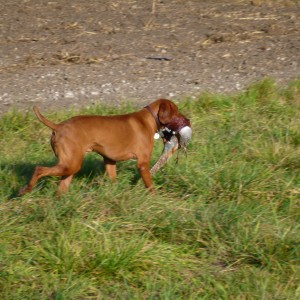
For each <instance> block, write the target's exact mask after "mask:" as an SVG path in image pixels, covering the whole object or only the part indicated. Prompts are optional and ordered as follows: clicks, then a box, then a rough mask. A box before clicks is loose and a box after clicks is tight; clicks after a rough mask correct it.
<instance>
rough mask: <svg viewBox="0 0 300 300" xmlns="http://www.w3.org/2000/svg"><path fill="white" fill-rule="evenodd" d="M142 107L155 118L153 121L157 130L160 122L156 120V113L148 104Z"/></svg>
mask: <svg viewBox="0 0 300 300" xmlns="http://www.w3.org/2000/svg"><path fill="white" fill-rule="evenodd" d="M144 108H146V109H147V110H148V111H149V112H150V113H151V115H152V116H153V118H154V120H155V123H156V126H157V131H159V130H160V128H161V126H160V122H159V120H158V117H157V115H156V114H155V113H154V111H153V110H152V108H151V107H150V106H149V105H147V106H145V107H144Z"/></svg>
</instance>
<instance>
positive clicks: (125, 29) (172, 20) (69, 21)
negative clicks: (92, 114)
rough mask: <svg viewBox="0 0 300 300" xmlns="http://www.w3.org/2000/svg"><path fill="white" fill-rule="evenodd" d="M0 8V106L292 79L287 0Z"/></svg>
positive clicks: (152, 95) (295, 31) (299, 20)
mask: <svg viewBox="0 0 300 300" xmlns="http://www.w3.org/2000/svg"><path fill="white" fill-rule="evenodd" d="M0 12H1V18H0V114H2V113H4V112H6V111H7V110H9V109H10V108H12V107H16V108H17V109H20V110H23V111H25V110H28V109H31V107H32V106H33V104H34V103H36V104H38V105H39V106H41V107H42V108H44V109H50V110H57V109H58V108H62V107H64V108H69V107H74V106H75V107H80V106H86V105H92V104H94V103H99V102H105V103H110V104H112V105H117V104H119V103H120V102H122V101H123V100H132V101H136V102H137V103H138V104H141V105H143V104H145V103H147V102H149V101H152V100H155V99H156V98H158V97H168V98H171V99H179V98H181V97H183V96H185V95H189V96H193V95H196V94H199V93H200V92H203V91H209V92H222V93H224V92H226V93H227V92H235V91H238V90H242V89H245V87H246V86H248V85H249V84H250V83H252V82H254V81H258V80H260V79H261V78H263V77H265V76H270V77H272V78H274V79H275V80H276V82H278V83H279V84H284V83H286V82H287V81H289V80H291V79H293V78H299V77H300V71H299V70H300V69H299V68H300V5H299V1H296V0H294V1H293V0H291V1H288V0H287V1H280V0H277V1H276V0H274V1H260V0H252V1H250V0H249V1H246V0H245V1H241V0H240V1H236V0H230V1H226V0H223V1H218V0H214V1H209V0H206V1H205V0H128V1H125V0H113V1H105V0H89V1H80V0H61V1H59V0H57V1H55V0H53V1H50V0H46V1H45V0H10V1H4V0H0Z"/></svg>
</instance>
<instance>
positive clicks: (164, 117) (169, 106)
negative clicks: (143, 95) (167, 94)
mask: <svg viewBox="0 0 300 300" xmlns="http://www.w3.org/2000/svg"><path fill="white" fill-rule="evenodd" d="M177 112H178V108H177V106H176V105H175V104H173V103H172V102H163V103H162V104H161V105H160V106H159V110H158V119H159V121H160V123H162V124H163V125H165V124H168V123H169V122H171V120H172V118H173V117H174V115H176V113H177Z"/></svg>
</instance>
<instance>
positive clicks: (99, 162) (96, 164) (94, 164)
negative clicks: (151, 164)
mask: <svg viewBox="0 0 300 300" xmlns="http://www.w3.org/2000/svg"><path fill="white" fill-rule="evenodd" d="M56 163H57V161H56V159H51V160H47V161H46V160H41V161H38V162H36V163H35V164H33V163H16V164H12V165H7V164H5V165H0V168H1V169H10V170H13V173H14V174H15V175H16V177H17V180H18V182H20V187H18V188H16V189H14V190H13V191H12V193H11V194H10V196H9V197H8V199H9V200H11V199H16V198H18V197H19V190H20V188H21V187H22V185H25V184H26V183H27V182H28V181H29V180H30V178H31V176H32V174H33V172H34V169H35V167H36V166H37V165H38V166H45V167H52V166H54V165H55V164H56ZM117 169H118V172H127V173H128V174H129V176H130V177H131V180H130V182H131V184H133V185H134V184H136V183H137V182H138V180H139V178H140V175H139V172H138V170H137V168H136V164H134V168H133V165H132V164H126V163H120V164H117ZM104 174H105V166H104V162H103V158H102V157H101V156H99V155H96V154H94V153H89V154H88V155H86V156H85V158H84V160H83V163H82V166H81V169H80V171H79V172H78V173H76V175H75V176H76V178H88V180H89V181H93V180H94V178H97V177H100V178H101V177H103V176H104ZM46 180H47V179H46Z"/></svg>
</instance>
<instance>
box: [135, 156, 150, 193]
mask: <svg viewBox="0 0 300 300" xmlns="http://www.w3.org/2000/svg"><path fill="white" fill-rule="evenodd" d="M138 170H139V172H140V174H141V177H142V179H143V181H144V184H145V187H146V188H148V189H149V190H150V191H151V192H154V188H153V185H152V180H151V174H150V164H149V162H142V163H141V162H138Z"/></svg>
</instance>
